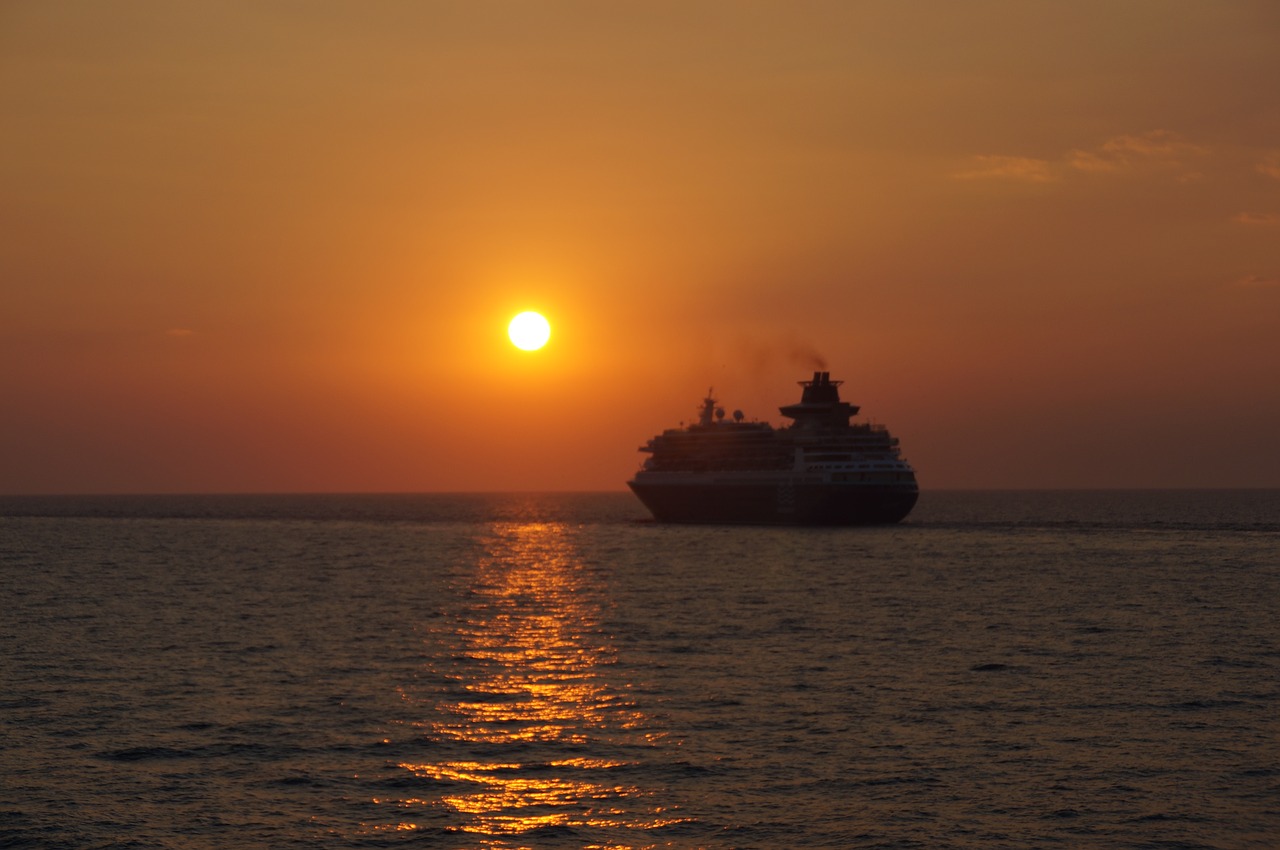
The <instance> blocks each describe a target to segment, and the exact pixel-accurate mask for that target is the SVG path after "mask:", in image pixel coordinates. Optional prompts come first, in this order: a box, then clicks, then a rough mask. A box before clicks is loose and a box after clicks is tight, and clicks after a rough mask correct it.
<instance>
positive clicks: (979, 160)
mask: <svg viewBox="0 0 1280 850" xmlns="http://www.w3.org/2000/svg"><path fill="white" fill-rule="evenodd" d="M953 176H954V177H955V178H956V179H958V180H1022V181H1025V182H1028V183H1049V182H1051V181H1053V180H1057V179H1058V177H1057V175H1056V174H1055V173H1054V169H1053V164H1052V163H1051V162H1049V161H1048V160H1045V159H1032V158H1031V157H1025V156H975V157H974V158H973V163H972V167H971V168H969V169H967V170H965V171H960V172H957V173H956V174H954V175H953Z"/></svg>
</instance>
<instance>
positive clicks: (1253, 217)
mask: <svg viewBox="0 0 1280 850" xmlns="http://www.w3.org/2000/svg"><path fill="white" fill-rule="evenodd" d="M1231 220H1232V221H1234V222H1236V223H1237V224H1247V225H1250V226H1253V227H1280V213H1249V212H1242V213H1239V214H1238V215H1234V216H1232V217H1231Z"/></svg>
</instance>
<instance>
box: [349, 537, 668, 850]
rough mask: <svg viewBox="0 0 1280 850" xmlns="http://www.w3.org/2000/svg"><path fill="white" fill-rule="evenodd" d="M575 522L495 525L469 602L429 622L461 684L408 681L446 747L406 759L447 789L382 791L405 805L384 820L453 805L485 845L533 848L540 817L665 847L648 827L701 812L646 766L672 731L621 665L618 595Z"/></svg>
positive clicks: (448, 810) (441, 662)
mask: <svg viewBox="0 0 1280 850" xmlns="http://www.w3.org/2000/svg"><path fill="white" fill-rule="evenodd" d="M573 535H574V529H573V528H572V527H569V526H565V525H563V524H559V523H498V524H494V525H492V526H490V527H489V534H488V536H487V538H486V540H485V555H484V557H482V558H481V559H479V561H478V563H477V567H476V570H475V572H474V573H473V574H472V575H470V576H469V577H468V578H469V584H468V586H467V587H465V588H462V591H463V593H462V597H463V598H464V599H465V602H464V603H463V604H462V605H461V606H459V608H458V609H457V610H454V611H451V612H449V614H450V615H451V616H449V617H445V618H442V620H439V621H435V623H436V624H435V625H432V626H431V628H430V629H429V631H428V634H427V639H428V641H429V642H430V643H431V644H432V645H433V652H432V656H433V661H432V662H431V664H430V665H429V667H430V669H429V672H430V673H432V674H434V675H435V676H436V677H438V679H437V681H442V682H445V683H447V684H445V685H444V687H442V688H441V689H440V690H439V691H437V692H434V693H432V694H430V695H416V696H415V695H412V694H409V693H407V692H406V698H409V699H415V700H419V701H422V702H424V703H426V702H427V701H431V702H432V703H433V705H431V708H432V709H433V711H434V714H433V716H429V717H428V718H426V719H424V720H423V721H422V722H421V723H420V726H421V728H422V731H423V733H424V735H425V736H426V737H427V739H428V740H429V741H430V742H431V743H432V744H433V745H438V747H437V746H433V748H432V749H437V748H438V749H439V751H440V752H441V757H440V758H438V759H432V760H429V761H424V762H404V763H401V764H400V765H399V767H400V768H402V769H404V770H406V771H409V772H411V773H412V775H413V776H415V777H417V778H420V779H423V780H429V781H430V787H436V788H439V789H440V790H439V792H438V793H437V794H435V795H433V796H426V797H413V798H400V799H378V800H375V801H374V802H375V803H378V804H381V805H386V806H391V807H394V808H396V809H398V810H400V811H401V812H402V818H403V819H402V820H401V822H400V823H398V824H388V825H387V826H385V827H383V829H396V828H400V829H405V828H408V829H416V828H417V824H416V822H414V818H413V815H412V813H413V812H425V813H434V814H435V815H437V816H439V815H441V814H442V813H443V814H445V815H447V820H448V822H449V826H448V829H450V830H453V831H459V832H463V833H467V834H469V835H470V836H471V837H472V838H474V839H475V842H474V846H479V847H491V848H515V847H524V846H526V845H525V844H523V843H522V837H534V836H532V835H531V833H535V831H537V830H543V829H547V828H569V829H575V830H583V837H584V839H585V837H586V835H588V834H590V835H593V836H596V837H598V838H600V839H604V838H605V836H607V840H600V841H594V842H586V843H584V845H583V846H595V847H606V846H607V847H611V848H617V849H618V850H625V848H631V847H639V846H653V843H652V837H651V836H650V837H649V838H648V839H647V840H645V835H644V834H645V832H646V831H648V830H652V829H656V828H658V827H662V826H668V825H672V824H676V823H681V822H684V821H686V820H687V818H683V817H681V816H680V815H679V813H678V812H676V811H674V810H673V808H672V807H669V806H666V805H663V804H662V803H661V802H660V801H659V799H658V795H657V794H656V793H655V792H654V791H653V790H650V789H646V788H642V787H640V784H639V783H638V782H637V780H636V779H635V775H636V771H635V768H636V766H637V756H638V754H641V753H643V752H645V751H647V750H651V749H652V747H653V746H654V744H655V741H657V740H658V739H660V737H661V736H660V735H659V734H657V733H655V732H653V731H652V730H651V729H649V728H647V727H648V725H649V724H648V720H647V718H646V717H645V715H644V714H643V713H642V712H641V711H640V710H639V709H638V708H637V706H636V704H635V702H634V701H633V700H632V699H630V698H629V696H628V688H629V684H628V683H626V682H622V681H619V677H618V676H617V675H616V673H613V671H614V669H615V668H614V660H615V659H614V653H613V649H612V647H611V645H610V642H609V638H608V636H607V635H606V634H605V633H604V632H603V631H602V629H601V625H600V615H601V612H602V610H603V607H604V606H605V605H607V598H606V597H605V595H604V592H603V588H602V585H601V582H600V578H599V576H598V575H595V574H594V573H593V572H592V571H591V570H590V569H589V568H588V567H587V566H585V565H584V564H582V563H581V562H580V560H579V559H578V558H577V557H576V552H575V548H574V545H573ZM628 777H630V778H628ZM636 837H640V838H641V839H642V840H641V841H640V842H639V843H636V842H634V841H632V840H631V839H633V838H636ZM620 839H621V842H622V843H619V840H620Z"/></svg>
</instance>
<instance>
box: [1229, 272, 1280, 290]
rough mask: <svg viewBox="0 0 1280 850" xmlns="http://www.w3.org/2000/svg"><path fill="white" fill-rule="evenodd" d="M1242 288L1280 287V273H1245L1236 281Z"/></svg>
mask: <svg viewBox="0 0 1280 850" xmlns="http://www.w3.org/2000/svg"><path fill="white" fill-rule="evenodd" d="M1236 286H1238V287H1240V288H1241V289H1280V275H1260V274H1250V275H1245V276H1244V277H1242V278H1240V279H1239V280H1237V281H1236Z"/></svg>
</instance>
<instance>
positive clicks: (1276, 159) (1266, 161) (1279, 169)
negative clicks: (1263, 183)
mask: <svg viewBox="0 0 1280 850" xmlns="http://www.w3.org/2000/svg"><path fill="white" fill-rule="evenodd" d="M1258 170H1259V171H1261V172H1262V173H1263V174H1265V175H1267V176H1268V177H1274V178H1276V179H1277V180H1280V150H1274V151H1271V152H1269V153H1268V154H1267V155H1266V156H1264V157H1263V158H1262V161H1261V162H1259V163H1258Z"/></svg>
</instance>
